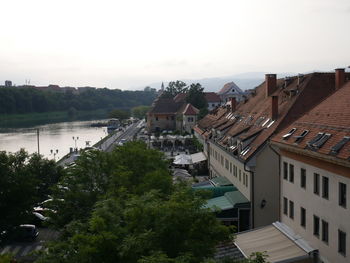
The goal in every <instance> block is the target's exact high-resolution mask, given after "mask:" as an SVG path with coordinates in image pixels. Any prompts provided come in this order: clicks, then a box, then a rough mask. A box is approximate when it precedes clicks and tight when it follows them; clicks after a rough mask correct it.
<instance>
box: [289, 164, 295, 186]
mask: <svg viewBox="0 0 350 263" xmlns="http://www.w3.org/2000/svg"><path fill="white" fill-rule="evenodd" d="M289 182H291V183H294V165H293V164H289Z"/></svg>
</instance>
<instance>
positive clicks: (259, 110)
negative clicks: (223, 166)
mask: <svg viewBox="0 0 350 263" xmlns="http://www.w3.org/2000/svg"><path fill="white" fill-rule="evenodd" d="M334 75H335V74H334V73H312V74H308V75H305V76H302V77H300V78H299V80H300V81H299V82H298V77H292V78H290V79H289V82H288V85H285V80H284V79H279V80H277V88H276V90H275V91H274V92H273V94H271V95H272V96H277V97H278V117H277V119H276V120H275V121H274V122H272V120H271V97H266V93H265V91H266V90H265V88H266V87H265V82H264V83H262V84H261V85H260V86H258V87H257V88H256V89H255V92H254V93H253V94H251V95H249V97H248V101H246V102H240V103H239V104H238V105H237V107H236V111H235V112H234V113H231V111H230V109H229V107H227V106H222V107H220V108H218V109H217V110H215V111H214V112H211V113H210V114H208V115H207V116H205V117H204V118H203V119H202V120H201V121H199V122H198V124H197V125H198V128H200V130H201V131H203V132H205V131H210V130H211V129H212V128H214V127H215V126H217V125H218V124H219V125H218V126H217V127H220V125H223V124H224V121H223V119H226V118H229V119H231V120H233V119H235V120H236V122H235V123H234V124H233V125H232V126H231V128H229V129H228V130H227V131H226V132H225V134H224V137H233V138H236V137H237V139H239V138H240V139H241V140H246V139H247V138H249V141H250V140H251V141H250V142H249V147H250V150H249V151H248V152H247V153H246V154H244V156H242V155H241V156H239V157H240V158H241V159H242V160H248V159H249V158H250V157H251V156H253V155H254V153H255V152H256V151H257V150H258V149H260V147H261V146H262V145H263V144H265V143H266V142H267V140H268V139H269V138H270V137H271V136H272V135H273V134H274V133H276V132H279V131H280V130H282V129H284V128H285V127H286V126H288V125H289V124H290V123H292V122H293V121H295V120H296V119H297V118H299V117H300V116H302V114H304V113H305V112H307V111H308V110H310V109H312V108H313V107H314V106H315V105H317V104H318V103H319V102H320V101H322V100H323V99H324V98H326V97H327V96H329V95H330V94H331V93H333V92H334V89H335V76H334ZM230 113H231V114H230ZM214 129H215V128H214ZM221 139H223V138H221ZM218 141H225V140H217V142H218Z"/></svg>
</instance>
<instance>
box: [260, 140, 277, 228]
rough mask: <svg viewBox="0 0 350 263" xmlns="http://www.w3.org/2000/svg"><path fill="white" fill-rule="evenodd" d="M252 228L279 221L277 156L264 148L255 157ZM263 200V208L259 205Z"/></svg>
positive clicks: (267, 148)
mask: <svg viewBox="0 0 350 263" xmlns="http://www.w3.org/2000/svg"><path fill="white" fill-rule="evenodd" d="M253 176H254V179H253V180H254V186H253V187H254V215H253V216H254V224H253V225H254V227H261V226H266V225H269V224H271V223H273V222H276V221H278V220H279V211H280V207H279V205H280V202H279V194H280V186H279V155H278V154H277V153H276V152H274V151H273V150H272V149H271V148H270V147H269V146H265V147H264V148H263V149H262V150H261V151H260V152H259V153H258V154H257V156H256V166H255V173H254V175H253ZM263 200H265V206H264V207H262V206H261V204H262V202H263Z"/></svg>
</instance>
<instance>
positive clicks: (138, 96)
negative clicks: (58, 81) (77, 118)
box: [0, 88, 157, 114]
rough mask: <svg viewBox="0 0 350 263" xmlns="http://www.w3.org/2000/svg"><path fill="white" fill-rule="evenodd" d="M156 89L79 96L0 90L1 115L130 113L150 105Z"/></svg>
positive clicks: (19, 89) (102, 92) (115, 90)
mask: <svg viewBox="0 0 350 263" xmlns="http://www.w3.org/2000/svg"><path fill="white" fill-rule="evenodd" d="M156 95H157V94H156V91H155V89H151V88H145V89H144V90H138V91H130V90H124V91H122V90H119V89H114V90H112V89H107V88H103V89H96V90H87V91H85V92H83V93H80V94H73V93H72V92H69V91H68V92H66V93H59V92H53V91H40V90H36V89H33V88H0V114H22V113H35V112H52V111H68V110H71V111H72V110H73V111H74V110H77V111H91V110H97V109H109V111H111V110H113V109H124V110H129V109H131V108H133V107H137V106H140V105H150V104H151V103H152V102H153V100H154V99H155V97H156Z"/></svg>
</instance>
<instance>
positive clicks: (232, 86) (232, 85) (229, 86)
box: [218, 81, 243, 95]
mask: <svg viewBox="0 0 350 263" xmlns="http://www.w3.org/2000/svg"><path fill="white" fill-rule="evenodd" d="M232 89H234V90H235V93H237V94H241V93H243V91H242V90H241V89H240V88H239V87H238V86H237V85H236V84H235V83H234V82H233V81H232V82H229V83H226V84H225V85H224V86H223V87H222V88H221V90H220V91H219V92H218V94H219V95H223V94H225V93H228V92H230V91H231V90H232Z"/></svg>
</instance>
